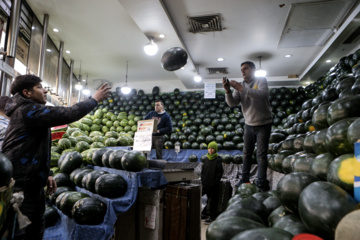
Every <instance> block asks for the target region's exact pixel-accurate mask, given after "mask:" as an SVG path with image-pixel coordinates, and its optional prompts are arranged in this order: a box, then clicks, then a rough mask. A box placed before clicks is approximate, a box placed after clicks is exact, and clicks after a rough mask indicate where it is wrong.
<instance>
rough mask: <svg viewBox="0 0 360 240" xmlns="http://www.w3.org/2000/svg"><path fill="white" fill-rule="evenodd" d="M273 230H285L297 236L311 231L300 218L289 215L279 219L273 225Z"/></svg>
mask: <svg viewBox="0 0 360 240" xmlns="http://www.w3.org/2000/svg"><path fill="white" fill-rule="evenodd" d="M273 228H276V229H281V230H284V231H286V232H288V233H291V234H292V235H294V236H296V235H298V234H300V233H308V232H309V230H308V229H307V228H306V227H305V225H304V224H303V222H302V221H301V219H300V217H298V216H297V215H295V214H287V215H286V216H283V217H281V218H279V219H278V221H276V222H275V223H274V225H273Z"/></svg>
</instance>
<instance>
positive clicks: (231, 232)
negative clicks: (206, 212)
mask: <svg viewBox="0 0 360 240" xmlns="http://www.w3.org/2000/svg"><path fill="white" fill-rule="evenodd" d="M263 227H265V226H264V225H263V224H261V223H258V222H255V221H253V220H250V219H248V218H244V217H226V218H221V219H219V220H215V221H214V222H212V223H211V224H210V225H209V227H208V228H207V230H206V239H207V240H229V239H231V238H232V237H234V236H235V235H236V234H238V233H240V232H243V231H246V230H249V229H259V228H263Z"/></svg>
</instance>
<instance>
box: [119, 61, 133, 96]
mask: <svg viewBox="0 0 360 240" xmlns="http://www.w3.org/2000/svg"><path fill="white" fill-rule="evenodd" d="M128 68H129V63H128V61H126V76H125V86H124V87H122V88H121V92H122V93H123V94H125V95H126V94H129V93H130V92H131V88H130V87H128V85H127V77H128Z"/></svg>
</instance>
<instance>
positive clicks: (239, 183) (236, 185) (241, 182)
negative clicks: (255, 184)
mask: <svg viewBox="0 0 360 240" xmlns="http://www.w3.org/2000/svg"><path fill="white" fill-rule="evenodd" d="M243 183H250V181H249V180H248V181H245V180H242V179H241V180H240V181H239V182H238V183H236V184H235V187H239V186H240V185H241V184H243Z"/></svg>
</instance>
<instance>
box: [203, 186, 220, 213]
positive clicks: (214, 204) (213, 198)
mask: <svg viewBox="0 0 360 240" xmlns="http://www.w3.org/2000/svg"><path fill="white" fill-rule="evenodd" d="M219 190H220V184H219V185H218V186H215V187H213V188H211V189H208V188H203V189H202V195H203V196H204V195H205V194H206V196H207V198H208V200H207V204H206V206H205V208H204V210H203V211H202V213H201V214H203V215H208V216H210V218H212V219H215V218H216V217H217V215H218V205H219Z"/></svg>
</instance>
